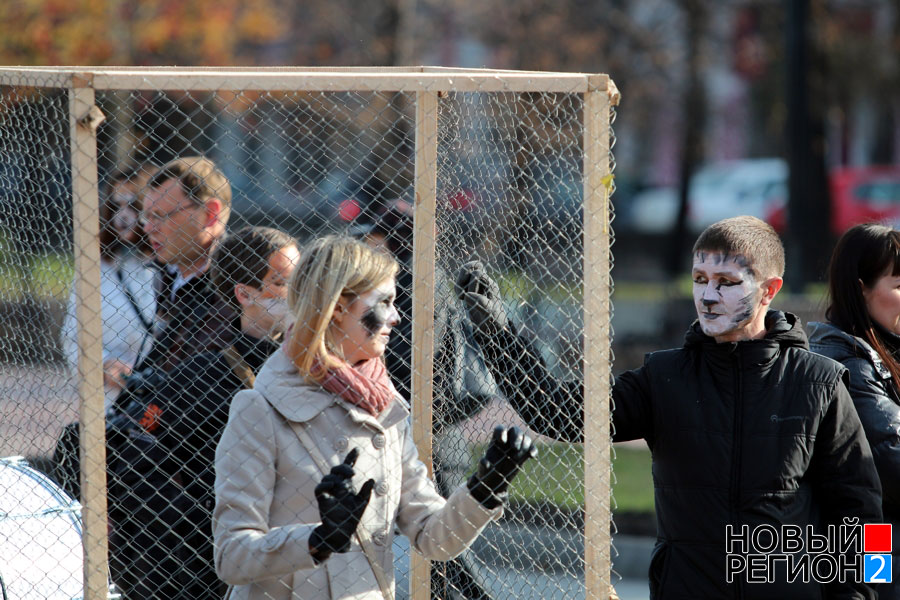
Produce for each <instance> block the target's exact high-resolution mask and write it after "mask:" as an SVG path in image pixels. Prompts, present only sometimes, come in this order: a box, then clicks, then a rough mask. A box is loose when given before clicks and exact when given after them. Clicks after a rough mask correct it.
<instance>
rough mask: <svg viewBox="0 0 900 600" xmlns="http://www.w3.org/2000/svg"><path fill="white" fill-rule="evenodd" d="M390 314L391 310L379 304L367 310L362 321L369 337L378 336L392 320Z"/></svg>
mask: <svg viewBox="0 0 900 600" xmlns="http://www.w3.org/2000/svg"><path fill="white" fill-rule="evenodd" d="M390 314H391V313H390V310H388V308H387V307H386V306H384V305H383V304H382V303H381V302H379V303H378V304H376V305H375V306H373V307H372V308H370V309H369V310H367V311H366V312H365V313H364V314H363V316H362V319H360V320H361V322H362V324H363V327H365V328H366V331H368V332H369V335H370V336H373V337H374V336H375V335H378V332H379V331H381V330H382V328H384V326H385V324H386V323H387V321H388V319H389V318H390Z"/></svg>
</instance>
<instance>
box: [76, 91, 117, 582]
mask: <svg viewBox="0 0 900 600" xmlns="http://www.w3.org/2000/svg"><path fill="white" fill-rule="evenodd" d="M91 83H92V81H91V76H90V75H83V74H74V75H73V76H72V87H71V88H70V89H69V122H70V126H69V132H70V140H69V141H70V148H71V161H72V216H73V227H74V236H73V248H74V253H75V297H76V315H77V317H78V397H79V398H80V403H79V408H78V414H79V421H80V423H81V448H80V453H81V494H82V519H83V524H84V533H83V538H82V544H83V548H84V597H85V599H86V600H101V599H105V598H106V597H107V595H108V592H109V589H108V576H107V574H108V572H109V569H108V566H107V537H106V536H107V531H106V523H107V517H106V443H105V439H106V434H105V422H104V408H103V344H102V338H103V320H102V318H101V315H100V301H101V299H100V241H99V240H100V237H99V236H100V207H99V202H98V194H97V126H98V125H99V124H100V122H101V121H102V120H103V114H102V113H101V112H100V110H99V109H98V108H97V107H96V106H94V90H93V89H92V88H91V87H90V86H91Z"/></svg>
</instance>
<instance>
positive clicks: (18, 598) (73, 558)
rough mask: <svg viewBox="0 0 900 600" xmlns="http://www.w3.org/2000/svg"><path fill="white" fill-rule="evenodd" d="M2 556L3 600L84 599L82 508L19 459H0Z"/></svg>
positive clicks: (0, 591) (0, 587)
mask: <svg viewBox="0 0 900 600" xmlns="http://www.w3.org/2000/svg"><path fill="white" fill-rule="evenodd" d="M0 557H2V560H0V598H3V600H57V599H58V600H73V599H75V598H82V596H83V593H84V590H83V587H84V586H83V575H82V573H83V564H82V563H83V560H82V557H83V552H82V546H81V504H79V503H78V502H77V501H76V500H73V499H72V498H71V496H69V495H68V494H66V493H65V492H64V491H63V490H62V489H61V488H60V487H59V486H58V485H56V483H54V482H53V481H52V480H51V479H50V478H48V477H47V476H45V475H44V474H42V473H40V472H39V471H36V470H35V469H33V468H31V467H30V466H29V465H28V463H27V462H26V461H25V460H24V459H23V458H22V457H20V456H16V457H10V458H0ZM115 597H116V595H115V594H112V595H110V598H115Z"/></svg>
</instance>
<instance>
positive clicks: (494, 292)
mask: <svg viewBox="0 0 900 600" xmlns="http://www.w3.org/2000/svg"><path fill="white" fill-rule="evenodd" d="M456 295H457V297H458V298H459V299H460V300H462V302H463V304H464V305H465V307H466V311H467V312H468V313H469V319H470V320H471V321H472V325H474V326H475V328H476V329H477V330H479V331H480V332H481V333H482V334H484V335H492V334H495V333H497V332H499V331H502V330H503V329H505V328H506V325H507V323H508V320H507V317H506V310H505V309H504V308H503V302H502V301H501V300H500V288H499V286H498V285H497V282H496V281H494V280H493V279H491V278H490V277H489V276H488V274H487V273H486V272H485V270H484V265H483V264H481V263H480V262H479V261H472V262H468V263H466V264H464V265H463V266H462V267H460V269H459V274H458V275H457V276H456Z"/></svg>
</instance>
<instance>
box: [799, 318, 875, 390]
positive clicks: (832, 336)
mask: <svg viewBox="0 0 900 600" xmlns="http://www.w3.org/2000/svg"><path fill="white" fill-rule="evenodd" d="M806 328H807V329H809V345H810V347H811V348H812V350H813V352H818V353H820V354H824V355H825V356H828V357H829V358H833V359H834V360H836V361H838V362H843V361H845V360H847V359H848V358H853V357H859V358H865V359H867V360H868V361H869V362H870V363H872V366H873V367H875V370H876V371H878V374H879V375H881V377H882V378H884V379H889V378H890V376H891V372H890V371H888V368H887V367H886V366H885V365H884V362H883V361H882V360H881V357H880V356H878V353H877V352H875V348H873V347H872V346H871V345H869V343H868V342H867V341H866V340H864V339H862V338H861V337H857V336H855V335H850V334H849V333H847V332H846V331H844V330H843V329H840V328H839V327H837V326H835V325H833V324H831V323H819V322H817V321H813V322H811V323H810V324H809V325H807V326H806Z"/></svg>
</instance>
